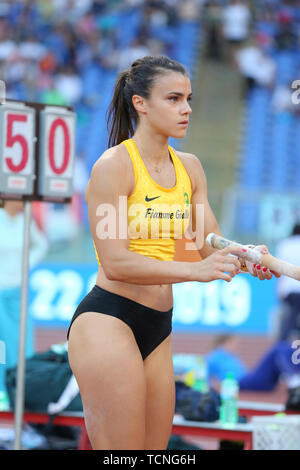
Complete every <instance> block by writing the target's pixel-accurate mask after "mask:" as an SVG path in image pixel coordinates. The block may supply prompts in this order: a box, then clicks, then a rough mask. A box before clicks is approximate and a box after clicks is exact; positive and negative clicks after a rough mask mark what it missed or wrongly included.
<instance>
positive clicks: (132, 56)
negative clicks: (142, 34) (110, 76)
mask: <svg viewBox="0 0 300 470" xmlns="http://www.w3.org/2000/svg"><path fill="white" fill-rule="evenodd" d="M146 55H150V50H149V48H148V46H147V44H146V43H145V40H144V39H142V38H137V39H134V40H133V41H132V43H131V44H130V46H129V47H127V48H126V49H122V50H121V51H120V55H119V64H118V66H119V71H122V70H126V69H128V68H130V67H131V64H132V63H133V62H134V61H135V60H137V59H139V58H140V57H144V56H146Z"/></svg>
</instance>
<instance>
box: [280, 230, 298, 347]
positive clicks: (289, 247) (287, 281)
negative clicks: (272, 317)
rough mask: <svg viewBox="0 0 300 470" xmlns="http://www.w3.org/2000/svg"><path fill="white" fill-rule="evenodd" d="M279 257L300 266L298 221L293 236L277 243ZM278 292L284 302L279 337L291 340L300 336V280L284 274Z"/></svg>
mask: <svg viewBox="0 0 300 470" xmlns="http://www.w3.org/2000/svg"><path fill="white" fill-rule="evenodd" d="M275 256H276V257H277V258H280V259H282V260H283V261H286V262H287V263H291V264H295V265H296V266H300V223H299V222H297V223H296V224H295V225H294V227H293V230H292V233H291V236H289V237H288V238H286V239H285V240H282V241H281V242H280V243H279V244H278V245H277V250H276V255H275ZM277 294H278V297H279V299H280V301H281V303H282V307H283V308H282V311H283V313H282V316H281V319H280V322H279V323H280V325H279V332H278V339H279V340H291V339H296V338H297V337H298V338H300V282H299V281H296V280H295V279H292V278H290V277H287V276H282V277H281V278H280V279H279V280H278V283H277Z"/></svg>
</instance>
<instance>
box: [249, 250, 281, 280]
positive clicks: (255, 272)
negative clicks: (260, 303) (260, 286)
mask: <svg viewBox="0 0 300 470" xmlns="http://www.w3.org/2000/svg"><path fill="white" fill-rule="evenodd" d="M253 249H254V250H258V251H259V252H260V253H263V254H264V255H266V254H268V253H269V250H268V248H267V247H266V245H257V246H255V247H254V248H253ZM246 266H247V268H248V271H249V273H250V274H252V276H254V277H258V278H259V279H260V280H261V281H264V280H265V279H272V277H273V274H274V276H275V277H277V278H279V277H280V274H279V273H277V272H276V271H271V270H270V269H269V268H266V267H265V266H261V265H259V264H253V263H249V262H248V261H246Z"/></svg>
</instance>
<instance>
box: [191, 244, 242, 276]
mask: <svg viewBox="0 0 300 470" xmlns="http://www.w3.org/2000/svg"><path fill="white" fill-rule="evenodd" d="M243 254H245V252H244V251H243V249H242V248H240V247H237V246H227V247H226V248H223V250H218V251H216V252H215V253H213V254H211V255H209V256H208V257H207V258H205V259H203V260H202V261H198V262H196V263H193V264H194V265H195V266H194V269H195V280H196V281H200V282H209V281H214V280H216V279H224V280H225V281H227V282H230V281H231V279H232V278H233V277H234V276H235V275H236V274H238V273H239V272H240V270H241V263H240V262H239V260H238V258H237V256H241V255H243ZM227 273H228V274H227Z"/></svg>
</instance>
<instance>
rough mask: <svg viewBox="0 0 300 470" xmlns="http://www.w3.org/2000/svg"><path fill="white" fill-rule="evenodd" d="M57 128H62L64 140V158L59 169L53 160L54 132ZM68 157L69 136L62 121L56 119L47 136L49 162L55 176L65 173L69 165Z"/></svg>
mask: <svg viewBox="0 0 300 470" xmlns="http://www.w3.org/2000/svg"><path fill="white" fill-rule="evenodd" d="M59 126H60V127H62V130H63V133H64V140H65V145H64V157H63V161H62V165H61V166H60V167H58V166H57V165H56V163H55V158H54V142H55V132H56V129H57V128H58V127H59ZM69 156H70V136H69V130H68V126H67V124H66V123H65V121H64V120H63V119H61V118H58V119H55V121H53V123H52V126H51V129H50V135H49V162H50V166H51V168H52V170H53V172H54V173H56V174H57V175H60V174H61V173H63V172H64V171H65V169H66V168H67V166H68V163H69Z"/></svg>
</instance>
